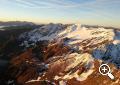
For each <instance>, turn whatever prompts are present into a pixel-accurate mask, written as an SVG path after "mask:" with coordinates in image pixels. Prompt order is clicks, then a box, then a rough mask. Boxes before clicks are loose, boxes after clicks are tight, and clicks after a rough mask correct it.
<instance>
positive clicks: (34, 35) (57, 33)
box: [20, 24, 120, 67]
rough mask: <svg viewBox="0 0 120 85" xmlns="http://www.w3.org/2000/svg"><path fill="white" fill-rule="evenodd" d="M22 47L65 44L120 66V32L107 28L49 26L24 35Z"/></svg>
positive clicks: (73, 25) (22, 36)
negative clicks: (53, 43) (45, 41)
mask: <svg viewBox="0 0 120 85" xmlns="http://www.w3.org/2000/svg"><path fill="white" fill-rule="evenodd" d="M20 38H23V39H24V42H23V43H22V45H26V47H29V44H28V42H30V41H31V42H33V43H32V45H34V44H35V43H36V42H37V41H43V40H47V41H49V42H52V41H54V42H56V43H61V42H62V43H64V44H65V45H68V46H69V47H71V48H72V49H76V50H78V51H80V52H82V53H85V52H91V51H92V55H93V56H94V57H95V58H99V59H103V60H105V61H106V60H107V62H108V61H109V62H113V63H115V64H117V66H118V67H119V66H120V63H119V61H120V56H119V49H120V46H119V43H120V31H119V30H115V29H105V28H86V27H81V25H80V24H72V25H62V24H48V25H45V26H43V27H41V28H38V29H35V30H32V31H30V32H28V33H25V34H22V35H21V36H20Z"/></svg>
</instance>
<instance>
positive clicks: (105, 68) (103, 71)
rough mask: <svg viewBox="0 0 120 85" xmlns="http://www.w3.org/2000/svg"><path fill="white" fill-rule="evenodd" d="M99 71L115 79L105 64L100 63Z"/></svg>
mask: <svg viewBox="0 0 120 85" xmlns="http://www.w3.org/2000/svg"><path fill="white" fill-rule="evenodd" d="M99 72H100V74H102V75H107V76H108V77H109V78H110V79H112V80H114V79H115V77H114V76H113V75H112V73H111V70H110V67H109V66H108V65H107V64H102V65H100V67H99Z"/></svg>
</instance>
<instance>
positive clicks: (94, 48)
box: [0, 23, 120, 85]
mask: <svg viewBox="0 0 120 85" xmlns="http://www.w3.org/2000/svg"><path fill="white" fill-rule="evenodd" d="M14 46H15V47H14ZM1 48H2V49H1V50H0V53H1V54H0V56H2V57H7V58H8V57H9V59H8V61H9V62H8V65H7V67H6V70H5V71H4V74H3V76H2V77H1V78H0V80H1V81H0V83H1V84H5V85H12V84H15V85H120V78H119V76H120V71H119V68H120V54H119V50H120V30H119V29H115V28H111V27H110V28H109V27H107V28H106V27H103V26H97V27H96V26H88V25H81V24H53V23H50V24H45V25H41V26H37V27H36V28H34V29H31V30H28V31H26V32H22V33H20V34H19V35H18V37H17V38H15V39H14V37H12V38H11V39H10V40H9V41H8V43H6V44H5V43H4V46H3V47H1ZM11 49H12V50H11ZM103 63H107V64H108V65H109V66H110V68H111V72H112V74H113V75H114V76H115V80H111V79H110V78H109V77H108V76H103V75H101V74H100V73H99V66H100V65H101V64H103Z"/></svg>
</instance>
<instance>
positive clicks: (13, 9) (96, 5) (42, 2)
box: [0, 0, 120, 27]
mask: <svg viewBox="0 0 120 85" xmlns="http://www.w3.org/2000/svg"><path fill="white" fill-rule="evenodd" d="M0 20H1V21H15V20H21V21H32V22H37V23H49V22H55V23H56V22H57V23H61V22H62V23H82V24H95V25H96V24H97V25H106V26H116V27H120V0H0Z"/></svg>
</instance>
